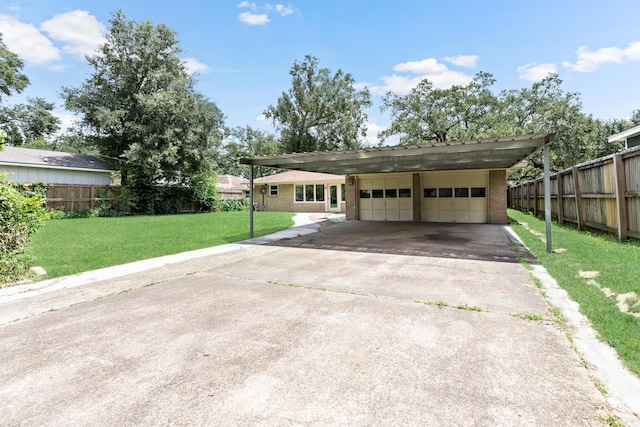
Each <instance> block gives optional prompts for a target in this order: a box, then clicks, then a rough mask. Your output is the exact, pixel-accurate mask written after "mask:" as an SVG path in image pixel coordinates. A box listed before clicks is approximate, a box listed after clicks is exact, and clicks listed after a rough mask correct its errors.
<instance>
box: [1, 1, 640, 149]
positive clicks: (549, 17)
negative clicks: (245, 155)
mask: <svg viewBox="0 0 640 427" xmlns="http://www.w3.org/2000/svg"><path fill="white" fill-rule="evenodd" d="M117 9H121V10H122V11H123V12H124V14H125V16H126V17H127V18H128V19H135V20H152V21H154V22H156V23H164V24H166V25H168V26H169V27H171V28H172V29H174V30H175V31H177V33H178V40H179V41H180V44H181V47H182V48H183V50H184V59H185V61H186V63H187V64H188V65H189V67H191V69H192V70H194V71H197V72H198V81H199V83H198V86H197V89H198V90H199V91H200V92H201V93H203V94H204V95H205V96H207V97H208V98H209V99H210V100H211V101H213V102H215V103H216V104H217V105H218V107H219V108H220V109H221V110H222V111H223V113H224V114H225V116H226V123H227V125H229V126H246V125H249V126H252V127H254V128H260V129H265V130H270V129H271V128H270V123H269V122H267V121H265V120H264V118H263V117H262V113H263V112H264V110H265V109H266V108H267V107H268V106H269V105H270V104H275V103H276V101H277V98H278V96H279V95H280V94H281V93H282V92H283V91H286V90H288V89H289V87H290V84H291V79H290V76H289V74H288V72H289V69H290V68H291V66H292V64H293V62H294V61H295V60H302V59H303V58H304V56H305V55H306V54H311V55H313V56H316V57H317V58H318V59H319V61H320V65H321V66H322V67H327V68H330V69H331V70H332V71H334V72H335V71H337V70H338V69H342V70H343V71H345V72H347V73H351V75H352V76H353V77H354V79H355V81H356V82H358V85H359V86H367V87H368V88H369V89H370V90H371V92H372V94H373V95H374V96H373V102H374V107H373V108H371V109H370V110H368V114H369V129H370V142H376V138H375V134H376V133H377V131H378V130H380V129H383V128H384V127H386V126H388V125H389V118H388V116H387V115H386V114H383V113H380V111H379V109H378V108H379V106H380V95H381V94H384V93H385V92H386V91H388V90H392V91H395V92H397V93H406V92H407V91H409V90H410V89H411V87H413V86H415V84H417V83H418V82H419V81H420V80H421V79H423V78H425V77H426V78H429V79H430V80H432V81H433V82H434V83H435V84H436V86H439V87H447V86H450V85H451V84H466V83H467V82H468V81H469V80H470V79H471V78H472V77H473V76H474V75H475V74H476V73H477V72H479V71H486V72H490V73H492V74H493V75H494V77H495V78H496V79H497V83H496V85H495V86H494V89H495V91H496V92H497V91H499V90H501V89H511V88H521V87H528V86H530V85H531V84H532V82H533V81H536V80H540V79H542V78H543V77H544V76H546V75H547V73H548V72H550V71H551V72H557V73H559V75H560V77H561V78H562V79H563V81H564V85H563V88H564V89H565V90H566V91H577V92H580V94H581V98H582V102H583V107H584V111H585V112H586V113H587V114H592V115H593V116H594V117H597V118H602V119H611V118H624V117H628V116H629V115H630V113H631V112H632V111H633V110H637V109H640V84H639V76H640V28H639V27H638V17H640V1H637V0H612V1H608V2H604V1H602V0H598V1H594V0H538V1H536V2H522V1H518V0H505V1H477V0H459V1H454V0H449V1H435V0H434V1H426V0H424V1H418V0H394V1H388V2H386V1H377V2H374V1H360V0H342V1H335V0H323V1H310V0H306V1H303V0H294V1H293V2H292V3H277V2H272V3H265V2H260V1H256V2H249V1H239V0H236V1H224V0H215V1H213V0H209V1H204V0H201V1H197V0H182V1H180V2H175V1H171V2H169V1H161V0H155V1H148V0H135V1H131V0H127V1H120V0H117V1H115V0H114V1H99V0H55V1H52V0H3V2H2V5H0V32H1V33H3V37H4V41H5V43H6V44H7V46H8V47H9V49H11V50H12V51H13V52H15V53H17V54H19V55H20V56H21V57H22V58H23V59H24V60H25V64H26V66H25V69H24V72H25V73H26V74H27V76H28V77H29V78H30V80H31V85H30V86H29V87H28V88H27V89H26V90H25V92H24V93H23V94H22V95H20V96H19V97H14V99H13V101H21V100H22V99H23V98H25V97H27V96H30V97H34V96H41V97H44V98H46V99H47V100H49V101H53V102H55V103H56V113H57V114H59V115H60V117H61V118H63V121H64V123H65V124H67V123H69V121H70V120H71V117H70V116H69V114H68V113H67V112H65V111H64V109H63V105H62V100H61V99H60V98H59V96H58V93H59V91H60V88H61V87H62V86H71V87H75V86H79V85H80V84H81V83H82V82H83V81H84V79H85V78H86V77H87V76H88V75H89V73H90V71H91V70H90V69H89V68H88V67H87V66H86V62H85V60H84V57H83V55H84V54H87V53H91V52H92V51H93V50H94V49H95V47H96V44H97V43H99V42H100V41H101V40H102V35H103V34H104V32H105V30H106V27H107V25H108V20H109V17H110V15H111V12H113V11H115V10H117Z"/></svg>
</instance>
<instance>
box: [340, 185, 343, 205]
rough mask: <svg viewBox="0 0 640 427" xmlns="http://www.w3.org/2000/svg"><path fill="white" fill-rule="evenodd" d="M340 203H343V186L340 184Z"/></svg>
mask: <svg viewBox="0 0 640 427" xmlns="http://www.w3.org/2000/svg"><path fill="white" fill-rule="evenodd" d="M340 201H342V202H344V184H340Z"/></svg>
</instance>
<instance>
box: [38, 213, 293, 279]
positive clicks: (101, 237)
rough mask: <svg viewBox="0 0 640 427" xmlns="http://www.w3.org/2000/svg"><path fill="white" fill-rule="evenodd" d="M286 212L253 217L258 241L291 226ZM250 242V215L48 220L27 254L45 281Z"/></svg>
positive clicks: (217, 214)
mask: <svg viewBox="0 0 640 427" xmlns="http://www.w3.org/2000/svg"><path fill="white" fill-rule="evenodd" d="M292 218H293V214H292V213H288V212H255V213H254V236H255V237H258V236H263V235H265V234H270V233H273V232H276V231H279V230H282V229H285V228H288V227H291V226H292V225H293V219H292ZM248 238H249V212H214V213H207V214H186V215H164V216H131V217H116V218H76V219H54V220H49V221H47V223H46V224H45V226H44V228H43V229H41V230H39V231H38V232H37V233H36V234H35V235H34V236H32V239H31V240H30V243H29V249H28V252H27V254H28V255H30V256H33V257H34V258H35V260H34V265H38V266H41V267H42V268H44V269H45V270H46V271H47V276H46V278H53V277H59V276H65V275H69V274H74V273H79V272H83V271H88V270H93V269H96V268H102V267H109V266H113V265H118V264H123V263H127V262H131V261H138V260H141V259H147V258H153V257H157V256H162V255H169V254H175V253H179V252H184V251H190V250H194V249H201V248H206V247H210V246H216V245H221V244H224V243H231V242H237V241H240V240H244V239H248Z"/></svg>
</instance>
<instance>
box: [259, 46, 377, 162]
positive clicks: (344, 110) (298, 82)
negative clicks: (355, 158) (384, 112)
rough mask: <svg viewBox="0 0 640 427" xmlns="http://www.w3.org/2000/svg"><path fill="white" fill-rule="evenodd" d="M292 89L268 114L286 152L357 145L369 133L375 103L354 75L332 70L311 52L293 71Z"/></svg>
mask: <svg viewBox="0 0 640 427" xmlns="http://www.w3.org/2000/svg"><path fill="white" fill-rule="evenodd" d="M289 74H290V75H291V88H290V89H289V91H288V92H283V93H282V95H281V96H280V97H279V98H278V102H277V103H276V105H270V106H269V107H268V108H267V110H266V111H265V113H264V114H265V116H266V117H268V118H271V119H272V120H273V123H274V125H275V127H276V129H277V130H278V131H279V133H280V142H281V144H282V150H283V152H285V153H300V152H310V151H324V150H346V149H351V148H358V147H360V145H361V140H362V139H363V138H364V137H365V135H366V131H367V128H366V121H367V114H366V113H365V112H364V109H365V108H368V107H370V106H371V97H370V94H369V91H368V90H367V89H361V90H358V89H356V87H355V81H354V79H353V77H352V76H351V74H349V73H344V72H343V71H342V70H338V71H337V72H336V73H335V74H332V72H331V70H329V69H328V68H320V66H319V62H318V58H316V57H314V56H311V55H307V56H305V58H304V61H301V62H298V61H295V62H294V64H293V67H291V70H290V71H289Z"/></svg>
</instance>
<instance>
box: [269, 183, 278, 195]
mask: <svg viewBox="0 0 640 427" xmlns="http://www.w3.org/2000/svg"><path fill="white" fill-rule="evenodd" d="M269 195H270V196H277V195H278V186H277V185H270V186H269Z"/></svg>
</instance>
